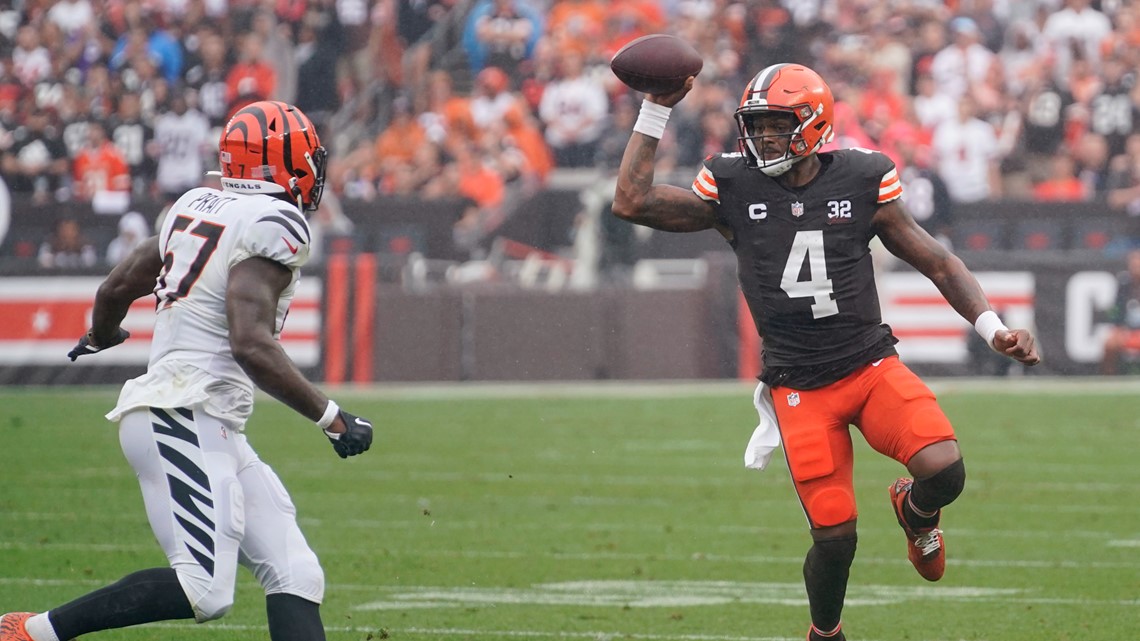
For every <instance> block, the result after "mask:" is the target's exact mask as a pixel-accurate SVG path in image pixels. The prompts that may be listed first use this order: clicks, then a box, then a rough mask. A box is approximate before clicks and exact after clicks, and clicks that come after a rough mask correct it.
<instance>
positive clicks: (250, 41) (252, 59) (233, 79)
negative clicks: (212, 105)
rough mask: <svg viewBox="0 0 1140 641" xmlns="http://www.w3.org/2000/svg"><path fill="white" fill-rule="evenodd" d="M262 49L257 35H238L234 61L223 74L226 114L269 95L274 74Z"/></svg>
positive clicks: (263, 43) (273, 88)
mask: <svg viewBox="0 0 1140 641" xmlns="http://www.w3.org/2000/svg"><path fill="white" fill-rule="evenodd" d="M264 52H265V42H264V40H263V39H262V37H261V36H260V35H258V34H256V33H247V34H245V36H243V37H242V40H241V53H240V55H239V57H238V62H237V64H235V65H234V66H233V67H231V68H230V72H229V74H227V75H226V105H227V107H226V109H227V111H228V112H229V116H232V115H233V114H235V113H237V112H238V111H239V110H241V108H242V107H245V106H246V105H249V104H252V103H254V102H257V101H259V100H269V99H270V98H272V97H273V92H274V90H275V89H276V87H277V75H276V72H274V71H273V66H272V65H270V64H269V63H267V62H266V61H265V53H264ZM326 73H332V70H331V69H330V70H327V71H326ZM229 116H227V118H228V117H229Z"/></svg>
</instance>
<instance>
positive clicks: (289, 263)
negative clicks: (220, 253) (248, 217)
mask: <svg viewBox="0 0 1140 641" xmlns="http://www.w3.org/2000/svg"><path fill="white" fill-rule="evenodd" d="M311 242H312V233H311V232H310V230H309V223H308V222H307V221H306V220H305V217H304V216H302V215H301V213H300V212H299V211H298V210H297V209H296V208H293V207H289V206H288V205H285V204H282V205H281V206H277V207H273V206H270V207H265V208H262V209H261V210H260V211H258V213H257V214H255V215H254V220H253V222H252V223H250V224H249V226H247V227H246V228H245V231H244V232H243V234H242V237H241V238H240V239H239V240H238V244H237V247H236V249H235V251H234V255H233V257H232V258H231V260H230V265H231V266H233V265H236V264H237V263H239V262H241V261H243V260H245V259H246V258H250V257H252V256H261V257H262V258H268V259H269V260H272V261H276V262H278V263H281V264H282V265H284V266H286V267H288V268H289V269H298V268H300V267H301V266H303V265H304V264H305V263H306V262H308V260H309V244H310V243H311Z"/></svg>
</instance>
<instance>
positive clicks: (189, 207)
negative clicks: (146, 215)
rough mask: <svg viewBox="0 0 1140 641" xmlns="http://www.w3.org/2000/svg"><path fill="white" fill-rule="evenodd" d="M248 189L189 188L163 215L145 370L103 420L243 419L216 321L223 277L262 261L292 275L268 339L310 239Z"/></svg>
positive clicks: (248, 390)
mask: <svg viewBox="0 0 1140 641" xmlns="http://www.w3.org/2000/svg"><path fill="white" fill-rule="evenodd" d="M245 184H246V183H243V185H245ZM257 186H258V183H254V182H252V181H248V187H247V188H242V186H240V185H239V186H237V187H234V188H233V189H241V191H232V190H231V188H227V190H226V191H218V190H216V189H210V188H205V187H200V188H196V189H191V190H190V191H188V192H186V193H185V194H184V195H183V196H182V197H181V198H179V199H178V200H177V201H176V202H175V203H174V205H172V206H171V208H170V211H169V213H168V214H167V216H166V218H165V220H164V221H163V224H162V230H161V231H160V232H159V251H160V252H161V253H162V257H163V268H162V272H161V274H159V275H158V281H157V284H156V285H155V290H154V293H155V295H156V296H157V298H158V302H157V305H158V307H157V316H156V319H155V328H154V339H153V342H152V343H151V351H150V363H149V365H148V367H147V373H146V374H145V375H143V376H141V377H139V378H136V379H133V380H131V381H128V382H127V384H126V385H124V387H123V391H122V393H121V394H120V397H119V404H118V406H117V407H116V408H115V409H114V410H113V411H112V412H111V413H110V414H108V415H107V417H108V418H110V419H111V420H117V419H118V418H119V417H120V416H121V415H122V414H123V413H124V412H126V411H128V410H130V409H133V408H135V407H142V406H149V407H166V408H170V407H189V406H191V405H194V404H196V403H203V402H204V403H206V407H207V410H208V411H209V412H210V413H211V414H213V415H215V416H218V417H220V418H231V419H233V420H234V421H236V422H244V421H245V419H246V418H247V417H248V416H249V413H250V411H251V410H252V404H253V383H252V381H250V379H249V377H248V376H247V375H246V373H245V372H244V371H243V370H242V369H241V367H240V366H239V365H238V364H237V361H235V360H234V357H233V353H232V351H231V349H230V339H229V323H228V322H227V320H226V288H227V284H228V281H229V274H230V269H231V268H233V266H234V265H237V264H238V263H240V262H241V261H243V260H246V259H247V258H251V257H262V258H267V259H269V260H272V261H276V262H278V263H280V264H282V265H284V266H285V267H287V268H289V269H290V270H292V271H293V282H292V283H291V284H290V285H289V286H288V287H286V288H285V291H284V292H282V294H281V299H280V300H279V301H278V303H277V317H276V321H275V327H274V332H275V334H277V335H280V333H281V328H282V325H283V324H284V322H285V316H286V314H287V313H288V311H289V304H290V302H291V301H292V299H293V292H294V289H295V288H296V285H297V281H298V279H299V278H300V273H299V269H300V267H301V266H302V265H304V264H305V262H306V261H307V260H308V258H309V242H310V239H311V236H310V231H309V225H308V222H307V221H306V220H305V218H304V216H302V215H301V212H300V211H299V210H298V209H297V207H295V206H293V205H291V204H290V203H288V202H285V201H284V200H280V199H278V198H274V197H272V196H268V195H265V194H257V193H256V188H257Z"/></svg>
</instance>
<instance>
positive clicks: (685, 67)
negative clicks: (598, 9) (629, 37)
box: [610, 33, 705, 94]
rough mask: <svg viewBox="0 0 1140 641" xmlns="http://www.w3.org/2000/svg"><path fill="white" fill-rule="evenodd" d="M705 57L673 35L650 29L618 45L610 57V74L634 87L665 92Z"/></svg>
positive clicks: (697, 69)
mask: <svg viewBox="0 0 1140 641" xmlns="http://www.w3.org/2000/svg"><path fill="white" fill-rule="evenodd" d="M704 64H705V61H704V60H702V59H701V54H700V53H698V52H697V50H696V49H694V48H693V46H692V45H690V44H689V43H687V42H685V41H684V40H682V39H680V38H678V37H677V36H673V35H669V34H665V33H653V34H649V35H648V36H642V37H640V38H638V39H637V40H634V41H633V42H630V43H629V44H627V45H626V46H624V47H622V48H621V49H620V50H619V51H618V52H617V53H616V54H614V57H613V59H612V60H610V69H611V70H613V72H614V75H615V76H617V77H618V80H621V81H622V82H623V83H625V85H626V86H628V87H629V88H630V89H633V90H634V91H640V92H642V93H647V94H667V93H673V92H674V91H677V90H678V89H680V88H681V87H682V86H684V84H685V79H686V78H688V77H689V76H695V75H697V74H699V73H700V72H701V68H702V67H704Z"/></svg>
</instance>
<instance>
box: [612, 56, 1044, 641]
mask: <svg viewBox="0 0 1140 641" xmlns="http://www.w3.org/2000/svg"><path fill="white" fill-rule="evenodd" d="M693 80H694V79H693V78H690V79H689V80H688V82H687V83H686V84H685V86H684V88H682V89H680V90H678V91H677V92H675V93H672V94H668V95H651V96H648V97H647V98H646V99H645V101H644V103H643V104H642V109H641V113H640V115H639V117H638V121H637V123H636V124H635V125H634V133H633V135H632V137H631V138H630V140H629V143H628V145H627V146H626V149H625V155H624V157H623V159H622V163H621V167H620V169H619V170H618V181H617V188H616V192H615V194H614V203H613V212H614V214H615V215H617V216H618V217H619V218H622V219H624V220H627V221H629V222H632V223H636V224H639V225H645V226H647V227H652V228H654V229H661V230H665V231H672V232H691V231H700V230H706V229H710V228H711V229H715V230H717V231H718V232H720V233H721V234H722V235H723V236H724V237H725V239H727V240H728V242H729V244H730V245H731V247H732V249H733V251H734V252H735V253H736V256H737V261H738V273H739V279H740V287H741V290H742V291H743V293H744V298H745V300H746V301H747V303H748V307H749V309H750V311H751V313H752V318H753V320H754V321H755V323H756V329H757V331H758V332H759V334H760V336H761V337H762V338H763V341H764V355H763V360H764V368H763V374H762V375H761V377H760V380H761V390H758V393H757V399H762V400H758V402H757V406H758V409H760V410H761V413H762V414H763V413H764V412H765V411H766V410H767V411H769V412H774V416H775V417H776V423H778V429H779V437H780V440H781V441H782V442H783V447H784V455H785V457H786V459H787V462H788V467H789V469H790V471H791V475H792V479H793V482H794V484H795V489H796V493H797V494H798V496H799V499H800V502H801V504H802V505H803V509H804V512H805V514H806V516H807V518H808V522H809V523H810V526H811V536H812V540H813V543H812V547H811V548H810V549H809V551H808V553H807V558H806V560H805V561H804V567H803V572H804V581H805V583H806V587H807V594H808V602H809V605H810V610H811V620H812V624H811V627H810V629H809V631H808V639H809V640H812V641H818V640H820V639H830V640H832V641H837V640H842V639H844V635H843V631H842V629H841V626H840V614H841V612H842V609H843V599H844V595H845V593H846V589H847V580H848V575H849V571H850V567H851V563H852V561H853V559H854V557H855V544H856V527H855V525H856V517H857V515H858V512H857V510H856V505H855V493H854V488H853V482H852V468H853V460H852V458H853V455H852V443H851V434H850V425H854V426H855V427H857V428H858V429H859V431H860V432H861V433H862V434H863V438H864V439H866V441H867V443H868V444H869V445H870V446H871V447H873V448H874V449H875V450H876V451H878V452H880V453H882V454H884V455H886V456H889V457H891V458H893V459H895V460H896V461H898V462H899V463H902V464H903V465H904V466H906V468H907V470H908V472H909V476H908V477H906V478H900V479H898V480H897V481H895V482H894V483H892V484H891V485H890V487H889V497H890V501H891V509H892V510H893V511H894V513H895V516H896V518H897V519H898V521H899V525H900V526H901V527H902V529H903V531H904V533H905V535H906V541H907V553H908V557H909V559H910V561H911V563H913V564H914V566H915V568H916V569H917V570H918V572H919V574H920V575H922V577H923V578H925V579H927V580H930V581H937V580H938V579H940V578H941V577H942V574H943V571H944V569H945V560H946V556H945V542H944V540H943V536H942V531H941V529H940V528H939V519H940V516H941V508H942V507H944V506H946V505H948V504H950V502H951V501H953V500H954V499H955V498H957V497H958V495H959V494H960V493H961V492H962V488H963V487H964V484H965V467H964V466H963V463H962V454H961V451H960V450H959V447H958V442H957V440H956V438H955V434H954V429H953V427H952V426H951V425H950V421H949V420H948V419H947V418H946V416H945V414H944V413H943V412H942V410H941V409H940V408H939V406H938V403H937V401H936V400H935V397H934V394H933V392H931V391H930V389H929V388H928V387H927V386H926V385H925V384H924V383H923V382H922V381H921V380H920V379H919V378H918V377H917V376H916V375H915V374H914V373H913V372H911V371H910V369H908V368H907V367H906V366H905V365H903V364H902V363H901V362H900V361H899V359H898V355H897V353H896V351H895V349H894V344H895V343H896V342H897V339H896V338H895V337H894V336H893V335H892V334H891V330H890V327H889V326H887V325H885V324H883V322H882V319H881V317H880V312H879V302H878V295H877V293H876V290H875V280H874V273H873V269H872V265H871V252H870V248H869V242H870V241H871V239H872V238H873V237H875V236H878V237H879V238H880V239H881V241H882V243H883V245H884V246H885V247H886V248H887V249H888V250H889V251H890V252H891V253H893V254H894V255H896V256H898V257H899V258H901V259H903V260H905V261H906V262H907V263H909V264H910V265H912V266H913V267H914V268H915V269H917V270H918V271H919V272H921V273H922V274H924V275H925V276H926V277H927V278H929V279H930V280H931V281H932V282H933V283H934V284H935V285H936V286H937V287H938V290H939V291H940V292H941V293H942V295H943V296H944V297H945V298H946V300H947V301H948V302H949V303H950V305H951V306H953V308H954V309H955V310H956V311H957V312H958V313H959V314H961V316H962V317H963V318H965V319H966V320H967V321H969V322H970V323H972V324H974V327H975V329H977V331H978V333H979V334H981V335H982V337H983V339H985V340H986V342H987V343H988V344H989V345H990V346H991V347H992V348H993V349H994V350H996V351H997V352H1000V353H1002V354H1004V355H1006V356H1008V357H1010V358H1013V359H1016V360H1018V361H1020V362H1022V363H1025V364H1027V365H1034V364H1036V363H1038V362H1039V360H1040V355H1039V354H1038V350H1037V347H1036V345H1035V341H1034V338H1033V336H1032V334H1031V333H1030V332H1029V331H1027V330H1024V329H1009V328H1007V327H1006V326H1005V325H1004V324H1003V323H1002V322H1001V320H1000V319H999V318H998V316H997V314H996V313H995V312H994V311H993V310H992V309H991V307H990V304H989V302H988V300H987V299H986V295H985V293H984V292H983V291H982V288H981V287H980V286H979V284H978V281H977V280H976V279H975V278H974V276H973V275H972V274H971V273H970V272H969V271H968V270H967V269H966V267H965V265H964V264H963V263H962V261H961V260H960V259H959V258H958V257H957V256H955V255H954V254H953V253H951V252H950V251H949V250H947V249H946V248H945V247H943V246H942V245H941V244H939V243H938V242H937V241H936V240H935V239H934V238H932V237H931V236H930V235H929V234H927V233H926V232H925V231H924V230H923V229H922V228H921V227H919V226H918V224H917V223H916V222H915V221H914V219H913V218H912V217H911V216H910V215H909V214H908V213H907V211H906V210H905V208H904V207H903V206H902V204H901V202H900V200H899V199H900V197H901V196H902V183H901V182H900V181H899V177H898V173H897V171H896V170H895V165H894V162H892V161H891V159H890V158H888V157H886V156H885V155H883V154H881V153H878V152H873V151H869V150H865V149H845V150H839V151H832V152H821V151H820V150H821V148H822V147H823V145H824V144H826V143H827V142H828V141H829V140H830V139H831V138H832V137H833V132H832V122H833V108H834V101H833V98H832V95H831V90H830V88H828V86H827V83H825V82H824V81H823V79H822V78H820V76H819V75H818V74H817V73H815V72H814V71H812V70H811V69H808V68H807V67H804V66H801V65H796V64H776V65H772V66H770V67H767V68H766V69H764V70H763V71H761V72H760V73H758V74H757V75H756V77H755V78H753V79H752V81H751V82H750V83H749V84H748V87H747V88H746V89H745V90H744V95H743V96H742V98H741V101H740V107H739V108H738V109H737V110H736V114H735V116H736V121H737V124H738V127H739V130H740V137H739V141H740V151H739V152H738V153H731V154H720V155H714V156H710V157H709V158H707V159H706V160H705V161H704V164H703V166H702V167H701V170H700V172H699V173H698V174H697V177H696V179H695V180H694V181H693V185H692V188H691V189H683V188H679V187H673V186H670V185H655V184H653V169H654V155H655V152H656V150H657V144H658V141H659V140H660V138H661V136H662V134H663V133H664V130H665V125H666V123H667V121H668V118H669V113H670V110H671V108H672V107H673V106H674V105H676V104H677V103H678V102H680V100H681V99H682V98H684V96H685V94H687V93H688V92H689V90H690V89H691V88H692V86H693ZM760 392H763V393H760ZM762 402H763V403H767V404H768V407H766V408H764V407H761V405H760V404H761V403H762ZM770 415H771V414H770Z"/></svg>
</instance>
